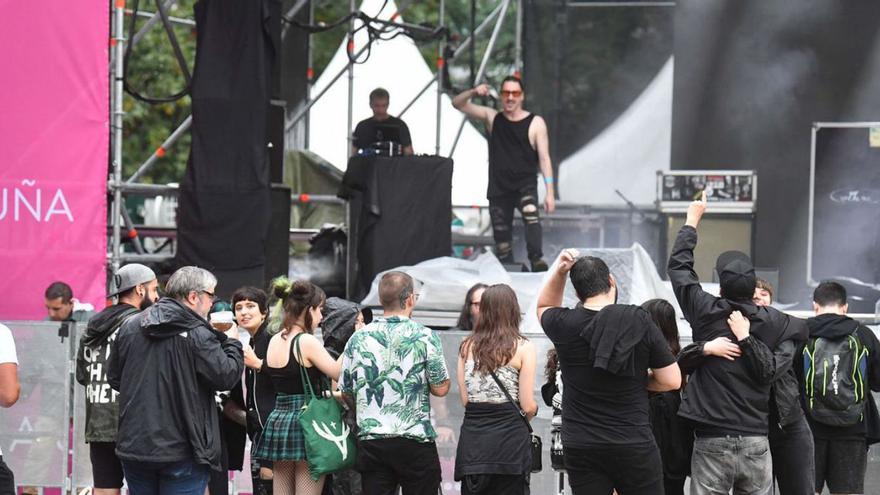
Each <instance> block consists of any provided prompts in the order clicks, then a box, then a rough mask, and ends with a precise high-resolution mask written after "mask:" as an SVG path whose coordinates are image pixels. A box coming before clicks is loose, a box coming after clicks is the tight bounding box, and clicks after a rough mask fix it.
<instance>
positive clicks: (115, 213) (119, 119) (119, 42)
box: [110, 0, 125, 273]
mask: <svg viewBox="0 0 880 495" xmlns="http://www.w3.org/2000/svg"><path fill="white" fill-rule="evenodd" d="M113 9H114V11H113V42H114V43H115V45H114V48H115V49H114V51H113V56H114V60H113V115H112V122H113V179H112V181H111V187H112V189H113V204H112V206H111V214H110V218H111V219H112V220H111V221H112V222H113V239H112V240H111V252H110V270H111V273H116V271H118V270H119V261H120V258H121V255H122V244H121V241H122V240H121V239H120V236H121V234H122V226H121V225H120V223H121V220H122V208H123V204H122V189H121V188H120V186H121V185H122V123H123V116H124V115H125V112H124V110H123V107H122V89H123V73H124V69H125V67H124V66H123V58H124V55H125V2H124V1H120V0H117V1H116V2H115V3H114V7H113Z"/></svg>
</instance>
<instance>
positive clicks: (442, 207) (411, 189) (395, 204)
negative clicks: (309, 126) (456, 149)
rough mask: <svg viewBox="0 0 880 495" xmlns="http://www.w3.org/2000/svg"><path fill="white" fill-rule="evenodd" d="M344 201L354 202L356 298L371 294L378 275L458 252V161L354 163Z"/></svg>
mask: <svg viewBox="0 0 880 495" xmlns="http://www.w3.org/2000/svg"><path fill="white" fill-rule="evenodd" d="M339 195H340V197H343V198H346V199H349V200H350V203H349V204H350V207H351V222H352V225H351V231H352V232H355V233H356V234H355V235H353V236H352V245H351V246H352V247H351V249H352V253H356V254H357V256H356V260H353V261H355V263H356V264H355V266H354V271H355V274H354V281H353V283H352V284H350V286H351V287H352V293H351V294H350V299H353V300H360V299H361V298H362V297H363V296H365V295H366V294H367V292H368V291H369V289H370V284H371V283H372V282H373V278H375V276H376V274H378V273H379V272H382V271H384V270H388V269H391V268H394V267H398V266H408V265H414V264H416V263H419V262H421V261H425V260H429V259H432V258H437V257H440V256H449V255H450V253H451V252H452V231H451V227H450V225H451V221H452V213H451V212H452V160H451V159H449V158H444V157H438V156H401V157H394V158H388V157H364V156H356V157H353V158H351V159H350V160H349V162H348V168H347V170H346V173H345V176H344V177H343V180H342V188H341V190H340V193H339Z"/></svg>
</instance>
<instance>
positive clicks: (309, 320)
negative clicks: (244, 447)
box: [254, 278, 341, 495]
mask: <svg viewBox="0 0 880 495" xmlns="http://www.w3.org/2000/svg"><path fill="white" fill-rule="evenodd" d="M272 291H273V292H274V294H275V296H276V297H277V298H278V305H277V307H278V308H280V311H278V310H276V311H275V317H276V318H279V319H280V325H279V329H280V330H279V331H278V333H276V334H275V335H274V336H273V337H272V339H271V340H270V341H269V349H268V351H267V353H266V366H265V371H264V372H265V373H268V374H269V376H270V377H271V378H272V384H273V385H274V386H275V391H276V393H277V395H276V400H275V410H273V411H272V412H271V413H270V414H269V417H268V418H267V420H266V427H265V430H264V431H263V436H262V438H261V439H260V443H259V445H258V447H257V451H256V452H255V453H254V456H255V457H257V458H259V459H266V460H270V461H272V462H273V463H274V467H275V469H274V471H275V475H274V479H273V485H274V487H273V489H274V492H275V493H292V494H296V495H320V493H321V490H322V488H323V486H324V478H325V477H324V476H321V477H320V478H319V479H318V480H317V481H313V480H312V478H311V477H310V475H309V470H308V465H307V462H306V453H305V441H304V439H303V432H302V429H301V428H300V426H299V422H298V419H299V415H300V412H301V409H302V407H303V405H304V404H305V401H306V395H305V393H306V390H305V384H304V383H303V381H302V378H301V375H300V366H302V367H304V368H305V370H306V373H308V375H309V380H310V381H311V382H312V383H320V381H321V380H320V374H319V373H323V374H324V375H326V376H327V377H329V378H330V379H332V380H338V379H339V372H340V370H341V362H340V361H339V360H334V359H333V358H332V357H331V356H330V354H328V353H327V351H326V350H325V349H324V344H323V343H322V342H321V341H320V340H318V339H317V338H316V337H315V336H314V335H313V334H314V331H315V328H317V327H318V325H319V324H320V323H321V319H322V314H321V310H322V308H323V306H324V301H325V299H326V297H325V295H324V291H323V290H321V288H320V287H317V286H316V285H314V284H312V283H311V282H308V281H304V280H296V281H290V280H288V279H286V278H279V279H275V280H274V281H273V282H272Z"/></svg>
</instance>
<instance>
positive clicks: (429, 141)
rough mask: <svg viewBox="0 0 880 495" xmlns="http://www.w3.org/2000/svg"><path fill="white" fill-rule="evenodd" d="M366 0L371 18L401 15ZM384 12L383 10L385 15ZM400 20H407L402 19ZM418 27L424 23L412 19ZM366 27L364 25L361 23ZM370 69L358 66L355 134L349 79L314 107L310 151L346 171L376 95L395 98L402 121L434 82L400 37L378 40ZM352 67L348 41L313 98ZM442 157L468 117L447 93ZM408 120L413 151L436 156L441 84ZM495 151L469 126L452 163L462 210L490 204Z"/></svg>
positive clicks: (363, 37)
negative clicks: (352, 143) (353, 136)
mask: <svg viewBox="0 0 880 495" xmlns="http://www.w3.org/2000/svg"><path fill="white" fill-rule="evenodd" d="M383 4H385V1H384V0H364V2H363V3H362V4H361V10H362V11H363V12H364V13H366V14H367V15H369V16H373V17H378V18H379V19H384V20H389V19H391V16H392V15H394V13H395V12H397V5H396V4H395V2H394V1H391V0H389V1H388V2H387V4H386V5H385V7H384V9H383V8H382V6H383ZM380 9H381V11H380ZM397 20H401V19H400V18H399V17H398V19H397ZM410 21H412V22H418V21H419V19H410ZM357 25H358V26H360V25H361V23H360V22H358V23H357ZM367 39H368V35H367V32H366V30H365V29H362V30H360V31H358V32H357V34H356V35H355V48H354V50H355V53H357V51H358V50H360V49H361V48H362V47H363V46H364V45H365V44H366V42H367ZM369 53H370V56H369V59H367V61H366V63H364V64H357V65H355V66H354V105H353V107H354V115H353V123H352V129H348V128H347V120H348V79H347V77H348V76H347V75H343V76H342V77H341V78H340V79H339V80H338V81H337V82H336V83H335V84H334V85H333V86H332V87H331V88H330V89H329V90H328V92H327V93H326V94H325V95H324V96H323V97H322V98H321V99H320V100H318V102H317V103H315V106H313V107H312V109H311V113H310V117H309V118H310V121H309V125H310V132H309V139H310V142H309V144H308V149H309V150H310V151H312V152H313V153H316V154H318V155H320V156H321V157H322V158H324V159H325V160H327V161H328V162H330V163H332V164H333V165H334V166H336V167H337V168H339V169H340V170H345V168H346V166H347V156H348V155H347V150H348V146H349V141H348V137H349V135H350V133H351V131H352V130H354V129H353V128H354V126H355V125H357V123H358V122H359V121H361V120H363V119H366V118H368V117H370V116H371V115H372V111H371V110H370V107H369V94H370V91H372V90H373V89H375V88H377V87H383V88H385V89H387V90H388V92H389V93H390V94H391V101H390V108H389V110H388V112H389V113H390V114H391V115H395V116H397V115H398V114H399V113H400V111H401V110H403V108H404V107H405V106H406V105H407V104H408V103H409V102H410V101H411V100H412V99H413V98H414V97H415V96H416V94H418V92H419V90H421V89H422V88H423V87H424V86H425V84H427V83H428V81H430V80H431V78H432V77H433V73H432V71H431V69H430V68H429V67H428V64H427V63H425V59H424V58H423V57H422V55H421V53H420V52H419V50H418V48H417V47H416V45H415V43H414V42H413V41H412V39H410V38H408V37H407V36H404V35H400V36H397V37H396V38H394V39H392V40H389V41H381V40H378V41H375V42H374V43H373V45H372V48H371V49H370V51H369ZM347 63H348V55H347V54H346V41H345V40H343V42H342V43H341V44H340V45H339V49H337V50H336V54H335V55H334V56H333V59H332V60H331V61H330V63H329V64H328V65H327V68H326V69H324V72H323V73H322V74H321V77H319V78H318V80H317V81H316V82H315V85H314V87H313V88H312V94H313V95H317V94H318V93H319V92H320V91H322V90H323V89H324V88H325V87H327V85H328V84H329V83H330V80H331V79H332V78H333V76H335V75H336V74H337V73H339V71H341V70H342V69H343V68H344V67H345V65H346V64H347ZM441 117H442V121H441V125H440V129H441V133H440V155H442V156H449V151H450V150H451V149H452V144H453V142H454V141H455V135H456V133H457V131H458V127H459V124H460V123H461V119H462V114H461V113H460V112H459V111H457V110H455V109H454V108H453V107H452V100H451V99H450V98H449V97H448V96H446V95H445V94H444V95H443V96H442V101H441ZM403 120H404V121H405V122H406V123H407V125H408V126H409V129H410V134H411V135H412V139H413V148H414V150H415V152H416V153H417V154H430V155H433V154H434V151H435V144H436V129H437V84H436V82H435V83H433V84H431V86H430V87H429V88H428V90H427V91H425V92H424V94H422V96H421V97H419V99H418V100H417V101H416V103H415V104H413V106H412V107H410V109H409V110H407V112H406V114H404V115H403ZM488 157H489V151H488V148H487V145H486V139H485V138H484V137H483V135H482V134H480V133H479V132H478V131H477V130H476V129H475V128H474V127H473V126H472V125H471V124H470V123H468V122H466V123H465V126H464V129H463V130H462V133H461V138H460V139H459V141H458V145H457V146H456V148H455V153H454V154H453V155H452V159H453V160H454V161H455V169H454V172H453V176H452V203H453V204H456V205H486V204H487V201H486V185H487V182H488V177H489V175H488V174H489V172H488V170H489V161H488V160H489V158H488Z"/></svg>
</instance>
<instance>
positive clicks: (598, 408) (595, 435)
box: [541, 306, 675, 448]
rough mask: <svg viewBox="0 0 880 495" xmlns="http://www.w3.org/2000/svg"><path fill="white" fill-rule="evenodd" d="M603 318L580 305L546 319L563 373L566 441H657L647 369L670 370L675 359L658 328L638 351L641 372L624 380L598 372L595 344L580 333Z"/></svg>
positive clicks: (549, 313) (547, 315)
mask: <svg viewBox="0 0 880 495" xmlns="http://www.w3.org/2000/svg"><path fill="white" fill-rule="evenodd" d="M597 314H599V313H598V312H596V311H591V310H589V309H585V308H583V307H581V306H578V307H576V308H573V309H569V308H550V309H548V310H546V311H545V312H544V314H543V315H542V317H541V326H542V327H543V328H544V333H546V334H547V337H549V338H550V340H551V341H552V342H553V345H554V346H556V353H557V355H558V356H559V367H560V369H561V370H562V443H563V445H565V446H566V447H574V448H588V447H591V446H595V445H609V444H611V445H632V444H640V443H646V442H651V441H653V438H654V437H653V433H652V432H651V424H650V420H649V417H648V409H649V408H648V391H647V390H646V389H645V385H646V383H647V377H648V373H647V370H648V368H665V367H666V366H669V365H670V364H672V363H674V362H675V356H673V355H672V352H671V351H670V350H669V345H668V344H667V343H666V340H665V339H664V338H663V334H661V333H660V329H659V328H657V327H656V326H654V325H652V326H651V327H650V328H649V329H648V331H647V332H646V333H645V337H644V338H643V339H642V341H641V342H639V343H638V344H637V345H636V348H635V350H634V352H635V356H634V359H635V365H636V370H642V371H641V372H640V374H638V375H637V376H619V375H614V374H611V373H609V372H608V371H606V370H604V369H597V368H594V367H593V365H592V363H591V362H589V359H588V356H589V345H590V344H589V341H587V340H586V339H584V338H583V337H581V335H580V334H581V332H582V331H583V330H584V328H586V327H587V325H588V324H589V323H590V322H591V321H592V320H593V318H594V317H595V316H596V315H597Z"/></svg>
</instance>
